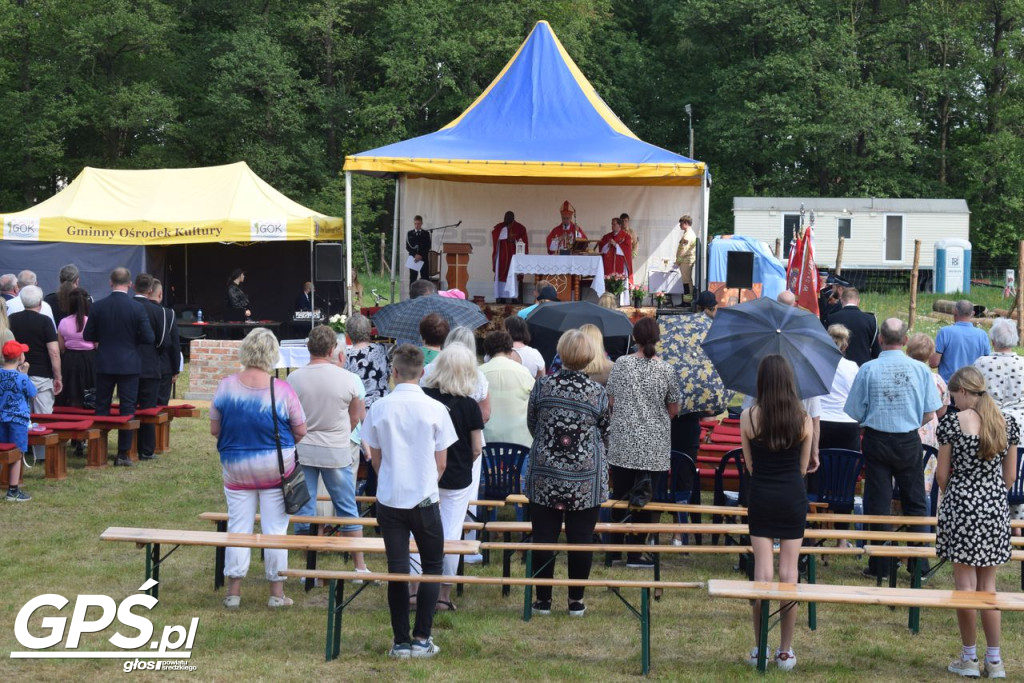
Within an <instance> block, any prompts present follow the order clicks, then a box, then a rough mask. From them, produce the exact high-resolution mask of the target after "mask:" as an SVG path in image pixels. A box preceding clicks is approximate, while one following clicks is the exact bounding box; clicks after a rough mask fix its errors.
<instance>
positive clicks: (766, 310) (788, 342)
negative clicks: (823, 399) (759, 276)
mask: <svg viewBox="0 0 1024 683" xmlns="http://www.w3.org/2000/svg"><path fill="white" fill-rule="evenodd" d="M701 346H702V347H703V348H704V352H705V353H706V354H707V355H708V358H710V359H711V362H712V363H713V364H714V366H715V369H716V370H718V374H719V376H720V377H721V378H722V382H723V383H724V384H725V387H726V388H727V389H732V390H734V391H739V392H742V393H744V394H747V395H750V396H756V395H757V366H758V364H759V363H760V362H761V359H762V358H763V357H765V356H767V355H769V354H773V353H777V354H779V355H781V356H783V357H785V358H786V360H788V361H789V363H790V365H792V366H793V371H794V372H795V373H796V389H797V393H799V394H800V398H810V397H812V396H821V395H823V394H827V393H829V391H831V389H832V378H833V377H835V374H836V366H838V365H839V359H840V358H842V357H843V355H842V354H841V353H839V349H837V348H836V345H835V342H833V341H832V338H831V337H830V336H828V333H827V332H825V330H824V328H822V326H821V321H820V320H818V317H817V316H815V315H813V314H811V313H808V312H807V311H805V310H803V309H800V308H795V307H792V306H784V305H782V304H780V303H778V302H777V301H775V300H773V299H757V300H756V301H748V302H746V303H742V304H739V305H737V306H729V307H725V308H719V309H718V313H717V314H716V315H715V322H714V323H713V324H712V325H711V329H710V330H709V331H708V334H707V337H705V338H704V342H703V343H702V344H701Z"/></svg>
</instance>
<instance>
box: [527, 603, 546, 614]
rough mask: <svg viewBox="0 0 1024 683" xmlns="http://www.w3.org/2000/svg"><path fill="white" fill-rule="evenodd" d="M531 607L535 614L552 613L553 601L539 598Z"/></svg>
mask: <svg viewBox="0 0 1024 683" xmlns="http://www.w3.org/2000/svg"><path fill="white" fill-rule="evenodd" d="M530 609H532V610H533V613H534V614H551V601H550V600H537V601H536V602H534V603H533V606H532V607H531V608H530Z"/></svg>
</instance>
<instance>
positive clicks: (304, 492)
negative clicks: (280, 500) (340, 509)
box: [270, 377, 309, 515]
mask: <svg viewBox="0 0 1024 683" xmlns="http://www.w3.org/2000/svg"><path fill="white" fill-rule="evenodd" d="M270 413H271V417H272V418H273V420H274V441H275V442H276V443H277V466H278V468H279V469H280V472H281V494H282V495H284V511H285V512H287V513H288V514H289V515H294V514H295V513H296V512H298V511H299V510H301V509H302V506H303V505H305V504H306V503H308V502H309V489H307V488H306V475H305V474H303V472H302V468H301V467H299V458H298V456H297V455H296V457H295V469H293V470H292V473H291V474H290V475H288V476H287V477H286V476H284V454H283V453H282V452H281V432H280V430H279V429H278V426H277V404H276V402H275V401H274V378H273V377H271V378H270Z"/></svg>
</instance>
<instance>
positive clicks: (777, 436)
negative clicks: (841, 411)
mask: <svg viewBox="0 0 1024 683" xmlns="http://www.w3.org/2000/svg"><path fill="white" fill-rule="evenodd" d="M740 432H741V438H742V442H743V462H744V463H745V465H746V468H747V472H749V473H750V490H749V493H748V496H747V497H748V507H747V523H748V525H749V527H750V542H751V545H752V546H753V547H754V580H755V581H771V580H772V579H773V576H774V570H775V567H774V560H773V557H772V544H773V542H774V539H776V538H777V539H779V541H780V545H781V552H780V553H779V580H780V581H781V582H783V583H796V582H797V576H798V566H797V563H798V560H799V558H800V554H799V553H800V545H801V543H802V542H803V537H804V526H805V525H806V521H807V492H806V490H805V489H804V475H805V474H806V473H807V464H808V462H809V461H810V457H811V435H812V426H811V418H809V417H808V416H807V413H806V412H805V411H804V407H803V404H802V403H801V402H800V397H799V396H798V395H797V393H796V380H795V378H794V376H793V368H792V367H791V366H790V364H789V361H787V360H786V359H785V358H783V357H782V356H779V355H776V354H773V355H769V356H765V357H764V358H763V359H762V360H761V364H760V365H759V366H758V368H757V400H756V401H755V403H754V405H753V406H751V407H750V408H748V409H746V410H744V411H743V414H742V415H741V416H740ZM782 612H783V614H782V635H781V641H780V642H779V649H777V650H776V651H775V664H776V666H778V667H779V669H781V670H783V671H789V670H791V669H792V668H793V667H795V666H796V656H795V655H794V654H793V647H792V645H793V628H794V626H795V625H796V603H789V604H788V605H785V606H784V607H783V610H782ZM760 614H761V603H760V601H755V602H754V604H753V616H754V643H755V647H754V649H753V651H752V652H751V653H750V656H749V658H748V660H747V661H748V662H749V663H750V664H753V665H756V664H757V656H758V646H757V645H756V644H758V643H760V642H761V633H760V625H761V622H760Z"/></svg>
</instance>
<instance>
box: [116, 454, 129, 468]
mask: <svg viewBox="0 0 1024 683" xmlns="http://www.w3.org/2000/svg"><path fill="white" fill-rule="evenodd" d="M131 466H132V460H131V458H129V457H128V456H127V455H124V456H121V455H119V456H117V459H115V460H114V467H131Z"/></svg>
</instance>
